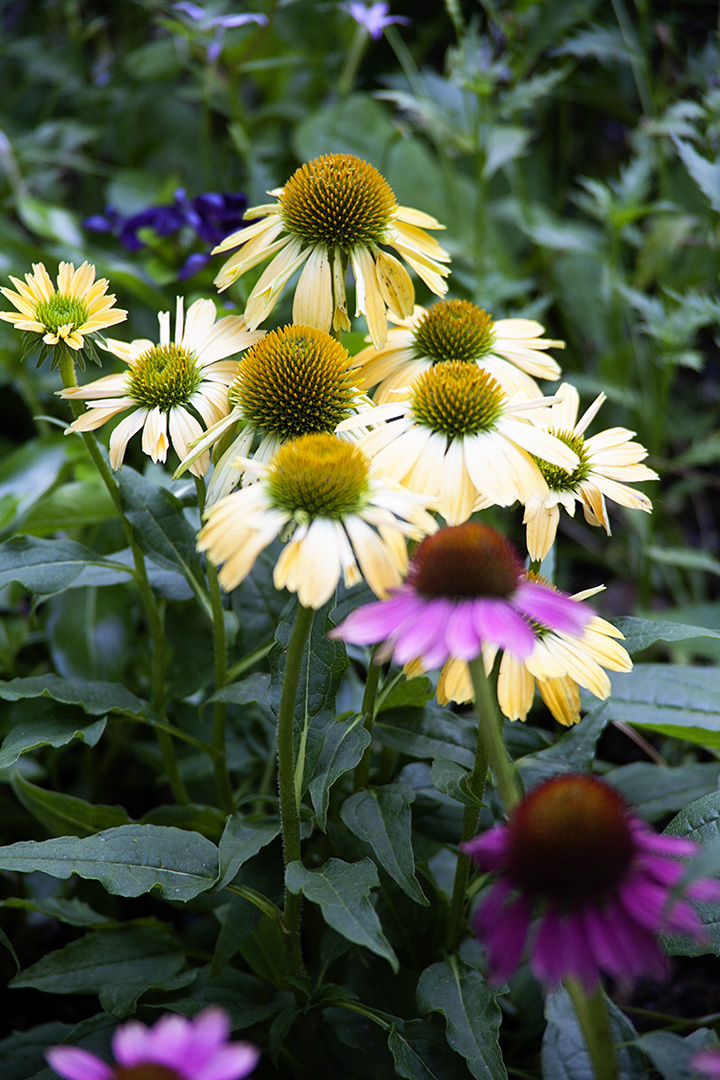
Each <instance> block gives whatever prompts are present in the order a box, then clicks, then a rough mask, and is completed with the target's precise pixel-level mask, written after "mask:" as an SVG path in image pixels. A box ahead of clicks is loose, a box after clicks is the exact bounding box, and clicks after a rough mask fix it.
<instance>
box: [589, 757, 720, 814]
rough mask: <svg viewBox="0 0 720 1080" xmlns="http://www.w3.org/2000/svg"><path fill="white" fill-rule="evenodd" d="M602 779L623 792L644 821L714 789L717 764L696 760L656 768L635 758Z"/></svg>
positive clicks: (719, 773)
mask: <svg viewBox="0 0 720 1080" xmlns="http://www.w3.org/2000/svg"><path fill="white" fill-rule="evenodd" d="M604 779H605V781H606V782H607V783H608V784H612V786H613V787H614V788H616V789H617V790H618V791H620V792H621V793H622V795H623V796H624V798H625V799H626V800H627V802H628V803H629V804H630V805H631V806H632V808H633V810H634V812H635V813H636V814H639V815H640V817H642V818H644V819H645V820H646V821H658V820H660V819H662V818H667V815H668V814H677V813H678V811H679V810H682V809H683V807H685V806H687V805H688V803H691V802H695V801H696V800H697V799H700V798H702V796H703V795H709V794H710V793H711V792H713V791H716V790H717V788H718V780H719V779H720V763H719V762H715V763H714V764H705V763H703V762H699V761H696V762H694V763H693V764H692V765H679V766H677V767H675V768H670V767H665V766H661V767H658V766H657V765H655V764H653V763H651V762H649V761H634V762H633V763H632V764H631V765H621V766H619V767H618V768H617V769H611V771H610V772H609V773H607V774H606V775H605V777H604Z"/></svg>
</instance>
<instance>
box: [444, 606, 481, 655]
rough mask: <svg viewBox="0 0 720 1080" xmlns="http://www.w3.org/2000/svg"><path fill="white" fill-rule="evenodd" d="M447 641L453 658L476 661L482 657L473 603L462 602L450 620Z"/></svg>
mask: <svg viewBox="0 0 720 1080" xmlns="http://www.w3.org/2000/svg"><path fill="white" fill-rule="evenodd" d="M445 641H446V642H447V646H448V649H449V650H450V655H451V656H456V657H457V658H458V659H459V660H474V659H475V657H476V656H479V655H480V648H481V641H480V637H479V635H478V632H477V630H476V629H475V625H474V619H473V609H472V603H468V602H467V601H460V602H459V603H458V604H456V605H455V608H454V610H453V612H452V614H451V616H450V618H449V619H448V624H447V628H446V630H445Z"/></svg>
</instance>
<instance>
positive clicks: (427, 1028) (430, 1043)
mask: <svg viewBox="0 0 720 1080" xmlns="http://www.w3.org/2000/svg"><path fill="white" fill-rule="evenodd" d="M388 1049H389V1050H390V1053H391V1054H392V1056H393V1061H394V1062H395V1071H396V1074H397V1075H398V1076H404V1077H406V1080H467V1078H468V1076H469V1074H468V1071H467V1069H466V1068H465V1066H464V1064H463V1062H462V1060H461V1059H460V1058H459V1057H457V1056H456V1055H455V1054H453V1053H452V1051H450V1050H448V1048H447V1046H446V1045H444V1042H443V1040H442V1039H441V1038H440V1037H439V1033H438V1031H437V1029H436V1028H435V1026H434V1025H433V1024H430V1023H428V1021H427V1020H406V1021H403V1020H397V1021H396V1022H395V1023H394V1024H393V1025H392V1027H391V1028H390V1031H389V1032H388Z"/></svg>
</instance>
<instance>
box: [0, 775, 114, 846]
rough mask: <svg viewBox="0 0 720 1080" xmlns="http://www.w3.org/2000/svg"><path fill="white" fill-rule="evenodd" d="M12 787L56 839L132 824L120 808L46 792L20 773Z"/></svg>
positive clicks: (60, 792) (12, 781)
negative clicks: (67, 835) (57, 837)
mask: <svg viewBox="0 0 720 1080" xmlns="http://www.w3.org/2000/svg"><path fill="white" fill-rule="evenodd" d="M11 784H12V789H13V791H14V792H15V795H16V796H17V798H18V800H19V801H20V802H21V803H22V804H23V806H24V807H25V809H26V810H27V811H28V812H29V813H31V814H32V816H33V817H34V818H35V819H36V820H37V821H39V822H40V823H41V824H42V825H44V826H45V828H46V829H47V830H48V832H51V833H52V834H53V835H54V836H62V837H64V836H65V835H66V834H68V833H69V834H70V835H72V836H92V835H93V834H94V833H97V832H99V831H100V830H101V829H110V828H115V827H116V826H120V825H127V824H129V822H130V819H129V817H128V815H127V812H126V811H125V810H124V809H123V808H122V807H121V806H97V805H94V804H93V803H89V802H86V801H85V800H84V799H79V798H78V797H77V796H76V795H66V794H65V793H64V792H62V791H47V790H46V789H45V788H40V787H36V786H35V784H31V783H30V781H29V780H26V779H25V778H24V777H23V776H21V775H20V773H19V772H15V773H14V775H13V776H12V779H11Z"/></svg>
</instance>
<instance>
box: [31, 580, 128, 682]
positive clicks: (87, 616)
mask: <svg viewBox="0 0 720 1080" xmlns="http://www.w3.org/2000/svg"><path fill="white" fill-rule="evenodd" d="M46 611H47V619H46V627H47V640H48V647H49V649H50V655H51V657H52V662H53V667H54V669H55V670H56V671H57V672H58V674H59V675H62V676H64V677H65V678H76V679H107V680H117V681H118V682H122V681H123V677H124V676H125V673H126V670H127V669H128V667H129V663H128V661H129V660H130V653H131V649H133V648H135V645H136V639H137V626H136V619H135V612H134V611H133V608H132V605H131V604H129V603H128V594H127V589H125V588H123V587H120V588H117V587H116V588H110V589H97V588H94V587H93V586H88V587H86V588H75V589H66V590H65V592H62V593H60V595H59V596H53V597H50V599H49V600H48V601H47V608H46Z"/></svg>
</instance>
